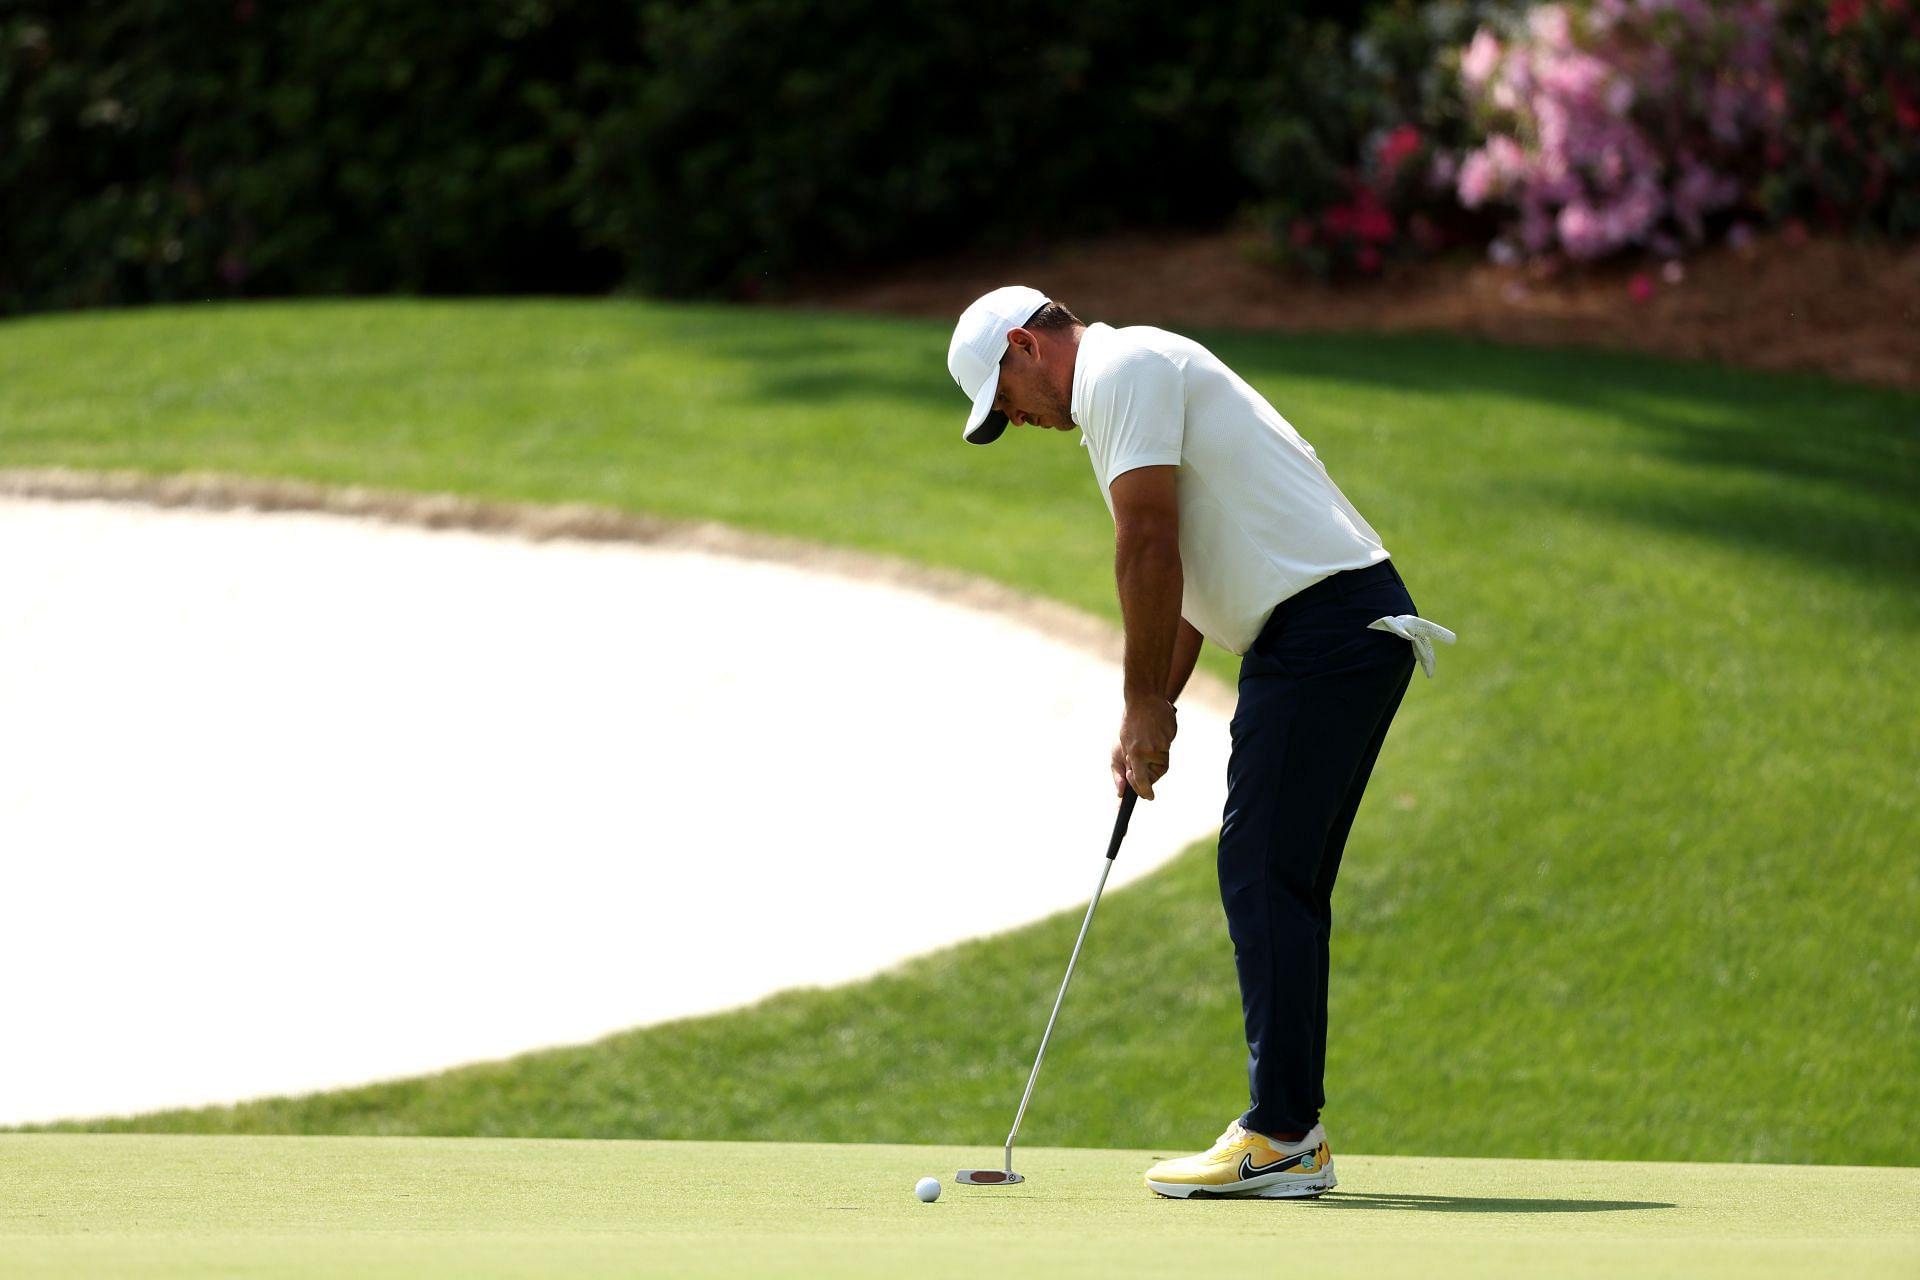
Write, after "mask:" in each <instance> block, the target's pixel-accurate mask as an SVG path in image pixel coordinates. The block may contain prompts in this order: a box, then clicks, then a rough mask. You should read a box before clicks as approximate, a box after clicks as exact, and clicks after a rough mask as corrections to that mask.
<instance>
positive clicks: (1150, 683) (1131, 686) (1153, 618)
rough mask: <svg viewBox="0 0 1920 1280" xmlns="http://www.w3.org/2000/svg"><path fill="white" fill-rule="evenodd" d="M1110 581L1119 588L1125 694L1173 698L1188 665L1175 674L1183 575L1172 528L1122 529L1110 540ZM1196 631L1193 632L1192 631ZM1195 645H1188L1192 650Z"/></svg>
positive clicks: (1190, 662)
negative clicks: (1170, 529)
mask: <svg viewBox="0 0 1920 1280" xmlns="http://www.w3.org/2000/svg"><path fill="white" fill-rule="evenodd" d="M1113 576H1114V582H1115V584H1116V585H1117V586H1118V588H1119V591H1120V616H1121V619H1122V620H1123V622H1124V623H1125V626H1126V659H1125V668H1124V669H1125V675H1126V697H1127V700H1128V701H1129V702H1132V701H1135V700H1136V699H1147V698H1165V699H1166V700H1167V701H1169V702H1171V701H1173V697H1174V695H1175V694H1177V693H1178V692H1179V691H1180V689H1181V687H1183V686H1184V685H1185V684H1186V680H1187V673H1188V672H1191V671H1192V669H1193V658H1192V657H1191V656H1189V657H1188V658H1187V659H1186V670H1185V671H1179V672H1178V674H1177V677H1176V670H1177V668H1176V663H1175V661H1174V659H1175V654H1176V651H1177V650H1179V649H1181V648H1182V647H1184V646H1183V645H1182V644H1181V641H1182V639H1183V637H1182V634H1181V632H1182V629H1183V627H1184V625H1185V624H1183V623H1182V621H1181V619H1180V597H1181V592H1182V590H1183V588H1184V585H1185V578H1184V575H1183V572H1182V570H1181V566H1180V540H1179V537H1178V535H1177V534H1176V533H1173V532H1170V531H1165V530H1158V529H1149V530H1142V531H1139V532H1129V531H1127V530H1125V529H1123V530H1122V531H1121V533H1120V536H1119V537H1118V538H1117V539H1116V540H1115V544H1114V562H1113ZM1196 634H1197V633H1196ZM1198 652H1199V647H1198V646H1197V645H1196V646H1194V653H1195V654H1197V653H1198Z"/></svg>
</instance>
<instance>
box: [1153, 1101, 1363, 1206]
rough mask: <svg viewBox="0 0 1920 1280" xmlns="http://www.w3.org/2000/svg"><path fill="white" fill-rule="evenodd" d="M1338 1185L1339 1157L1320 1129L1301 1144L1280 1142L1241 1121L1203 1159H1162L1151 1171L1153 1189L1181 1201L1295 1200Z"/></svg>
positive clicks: (1206, 1152)
mask: <svg viewBox="0 0 1920 1280" xmlns="http://www.w3.org/2000/svg"><path fill="white" fill-rule="evenodd" d="M1337 1185H1338V1182H1337V1181H1336V1179H1335V1178H1334V1176H1333V1152H1332V1151H1331V1150H1330V1149H1329V1148H1328V1146H1327V1132H1326V1130H1325V1129H1322V1128H1321V1127H1320V1126H1319V1125H1315V1126H1313V1132H1311V1133H1309V1134H1307V1135H1306V1136H1305V1137H1304V1138H1302V1139H1300V1141H1298V1142H1279V1141H1276V1140H1275V1139H1273V1138H1269V1137H1267V1136H1266V1135H1265V1134H1262V1133H1255V1132H1253V1131H1252V1130H1251V1129H1243V1128H1241V1127H1240V1122H1239V1121H1238V1120H1235V1121H1234V1122H1233V1123H1232V1124H1230V1125H1228V1126H1227V1131H1226V1132H1225V1133H1223V1134H1221V1135H1220V1139H1219V1141H1217V1142H1215V1143H1214V1144H1213V1145H1212V1146H1211V1147H1209V1148H1207V1149H1206V1150H1205V1151H1202V1152H1201V1153H1200V1154H1199V1155H1197V1156H1182V1157H1181V1158H1180V1159H1178V1160H1162V1161H1161V1162H1160V1163H1159V1164H1157V1165H1155V1166H1153V1168H1151V1169H1149V1170H1147V1186H1148V1187H1149V1188H1151V1189H1152V1190H1153V1191H1155V1192H1157V1193H1158V1194H1160V1195H1163V1196H1171V1197H1173V1198H1174V1199H1176V1200H1188V1199H1192V1200H1208V1199H1219V1198H1222V1197H1226V1196H1232V1197H1236V1198H1247V1199H1251V1198H1259V1199H1266V1200H1283V1199H1294V1198H1300V1197H1308V1196H1317V1195H1320V1194H1322V1193H1323V1192H1327V1191H1331V1190H1333V1188H1334V1187H1335V1186H1337Z"/></svg>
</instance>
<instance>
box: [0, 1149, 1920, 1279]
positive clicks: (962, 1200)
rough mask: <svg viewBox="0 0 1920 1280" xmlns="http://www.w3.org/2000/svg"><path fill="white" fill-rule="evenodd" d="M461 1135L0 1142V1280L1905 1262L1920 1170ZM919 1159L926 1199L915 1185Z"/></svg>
mask: <svg viewBox="0 0 1920 1280" xmlns="http://www.w3.org/2000/svg"><path fill="white" fill-rule="evenodd" d="M997 1154H998V1153H997V1152H982V1151H980V1150H977V1149H969V1148H964V1147H915V1146H826V1145H807V1144H800V1143H779V1144H770V1143H668V1142H571V1143H569V1142H547V1141H500V1140H486V1139H470V1140H444V1139H419V1138H415V1139H381V1138H206V1137H153V1136H138V1137H134V1136H122V1137H113V1138H107V1137H98V1136H90V1135H89V1136H16V1137H6V1138H0V1273H4V1274H5V1275H7V1276H8V1277H10V1278H12V1280H54V1278H55V1277H92V1276H99V1275H116V1276H138V1277H164V1276H182V1277H188V1276H191V1277H199V1276H208V1275H260V1274H272V1275H275V1276H285V1277H296V1276H338V1275H354V1276H360V1277H367V1278H369V1280H376V1278H378V1277H384V1276H393V1277H405V1278H406V1280H414V1278H415V1277H427V1276H443V1275H444V1276H462V1277H493V1276H569V1277H578V1278H579V1280H592V1278H593V1277H598V1276H629V1277H630V1276H672V1277H676V1278H677V1277H714V1278H719V1277H754V1278H756V1280H757V1278H759V1277H785V1276H792V1277H810V1276H822V1275H832V1276H841V1277H847V1278H848V1280H861V1278H862V1277H868V1276H876V1277H879V1276H885V1277H895V1276H921V1277H928V1278H930V1280H931V1278H933V1277H947V1276H953V1277H962V1276H965V1277H974V1276H1031V1275H1040V1274H1045V1275H1049V1276H1056V1277H1059V1278H1060V1280H1076V1278H1078V1277H1086V1278H1087V1280H1095V1278H1101V1277H1110V1276H1143V1277H1144V1276H1174V1275H1183V1276H1184V1275H1214V1274H1234V1273H1237V1272H1240V1271H1243V1270H1245V1269H1246V1267H1247V1265H1248V1263H1247V1260H1248V1259H1249V1258H1250V1257H1251V1258H1258V1259H1261V1260H1262V1261H1261V1262H1260V1264H1259V1265H1258V1268H1257V1269H1258V1270H1259V1271H1261V1272H1263V1273H1265V1272H1270V1271H1273V1270H1276V1269H1280V1270H1285V1269H1289V1267H1288V1266H1287V1264H1285V1263H1282V1262H1281V1261H1280V1260H1281V1259H1287V1260H1290V1261H1291V1264H1292V1265H1293V1266H1296V1267H1307V1268H1311V1269H1313V1270H1315V1271H1320V1272H1324V1273H1330V1274H1335V1275H1340V1276H1409V1275H1419V1276H1453V1275H1458V1276H1473V1277H1476V1280H1505V1278H1507V1277H1512V1278H1513V1280H1533V1277H1538V1276H1548V1275H1551V1276H1592V1277H1596V1278H1599V1277H1614V1276H1619V1275H1636V1276H1686V1277H1690V1278H1705V1277H1721V1276H1725V1277H1739V1278H1740V1280H1746V1278H1747V1277H1752V1276H1768V1275H1796V1276H1803V1275H1819V1276H1838V1277H1848V1278H1849V1280H1853V1278H1861V1277H1874V1276H1887V1277H1895V1276H1911V1275H1912V1274H1914V1270H1915V1268H1916V1267H1920V1225H1916V1224H1917V1223H1920V1170H1912V1169H1859V1168H1814V1169H1806V1168H1790V1167H1781V1166H1768V1165H1707V1164H1690V1165H1672V1164H1653V1163H1642V1162H1628V1161H1619V1162H1605V1163H1586V1162H1544V1161H1517V1160H1476V1159H1469V1160H1445V1159H1421V1158H1406V1157H1398V1158H1396V1157H1381V1156H1371V1157H1369V1156H1340V1157H1338V1158H1337V1159H1336V1164H1335V1168H1336V1170H1337V1172H1338V1173H1339V1176H1340V1180H1341V1186H1340V1188H1339V1189H1338V1190H1336V1191H1334V1192H1332V1193H1330V1194H1329V1195H1327V1196H1324V1197H1322V1198H1321V1199H1319V1200H1317V1201H1299V1202H1291V1203H1289V1202H1282V1201H1223V1202H1221V1201H1217V1202H1210V1203H1209V1202H1175V1201H1169V1200H1162V1199H1160V1198H1158V1197H1156V1196H1153V1195H1151V1194H1150V1193H1148V1192H1147V1191H1146V1190H1145V1189H1144V1188H1143V1187H1142V1186H1141V1183H1140V1174H1141V1171H1142V1170H1143V1169H1144V1168H1145V1167H1146V1165H1147V1164H1148V1163H1149V1160H1150V1158H1151V1156H1152V1155H1153V1154H1154V1153H1150V1152H1144V1151H1104V1150H1080V1149H1059V1148H1053V1149H1044V1148H1038V1149H1034V1150H1030V1151H1023V1152H1021V1153H1020V1158H1019V1159H1018V1160H1017V1161H1016V1165H1017V1167H1018V1168H1020V1170H1021V1172H1022V1173H1024V1174H1026V1175H1027V1177H1028V1179H1029V1180H1028V1181H1027V1182H1025V1183H1023V1184H1021V1185H1020V1186H1018V1187H1009V1188H977V1187H962V1186H956V1185H952V1182H951V1180H952V1177H953V1171H954V1170H955V1168H957V1167H960V1166H962V1165H972V1164H977V1163H979V1162H980V1161H981V1160H982V1159H983V1157H985V1156H997ZM927 1175H931V1176H934V1177H937V1178H939V1179H940V1180H941V1181H942V1183H943V1184H947V1185H945V1187H944V1190H943V1193H942V1195H941V1197H940V1199H939V1200H938V1201H936V1202H934V1203H933V1204H922V1203H920V1202H919V1201H918V1200H916V1199H914V1197H913V1192H912V1187H913V1183H914V1181H915V1180H916V1179H917V1178H919V1177H922V1176H927Z"/></svg>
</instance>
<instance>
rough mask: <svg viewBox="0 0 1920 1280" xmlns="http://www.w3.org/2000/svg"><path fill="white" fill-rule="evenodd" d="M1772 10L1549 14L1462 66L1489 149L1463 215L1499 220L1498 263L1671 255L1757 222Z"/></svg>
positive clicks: (1640, 8)
mask: <svg viewBox="0 0 1920 1280" xmlns="http://www.w3.org/2000/svg"><path fill="white" fill-rule="evenodd" d="M1774 34H1775V33H1774V13H1773V5H1772V3H1771V0H1729V2H1727V3H1721V4H1717V5H1710V4H1708V3H1706V2H1705V0H1596V2H1595V3H1593V4H1591V5H1585V6H1575V5H1571V4H1545V5H1539V6H1536V7H1535V8H1533V9H1532V10H1530V11H1529V12H1528V13H1527V14H1526V16H1525V21H1524V25H1522V26H1521V27H1519V29H1518V30H1515V31H1513V32H1511V33H1510V34H1509V36H1508V38H1506V39H1502V38H1501V37H1500V36H1499V35H1498V34H1496V33H1495V32H1494V31H1493V30H1491V29H1488V28H1482V29H1481V30H1480V31H1479V32H1478V33H1477V34H1476V35H1475V36H1474V38H1473V41H1472V43H1471V44H1469V45H1468V46H1467V47H1466V49H1465V50H1464V52H1463V53H1462V54H1461V55H1460V59H1459V66H1460V74H1461V82H1462V84H1463V86H1464V88H1465V90H1466V93H1467V98H1468V102H1469V104H1470V106H1471V107H1472V109H1473V110H1474V111H1475V112H1476V113H1477V116H1478V118H1479V120H1480V121H1481V125H1482V128H1483V129H1484V141H1483V142H1482V143H1481V145H1479V146H1478V147H1476V148H1474V149H1472V150H1471V151H1469V152H1468V153H1467V154H1466V155H1465V156H1464V157H1463V158H1462V160H1461V162H1460V165H1459V172H1458V176H1457V180H1456V182H1457V188H1456V189H1457V191H1458V193H1459V198H1460V202H1461V204H1462V205H1464V206H1465V207H1466V208H1468V209H1479V208H1494V209H1499V210H1501V211H1504V212H1507V213H1509V214H1510V221H1509V222H1508V223H1507V224H1506V226H1505V228H1504V237H1503V239H1502V240H1500V241H1498V242H1496V246H1495V252H1496V255H1499V256H1505V255H1506V254H1513V253H1517V254H1525V255H1530V256H1539V255H1545V254H1548V253H1551V252H1554V251H1558V252H1560V253H1564V254H1566V255H1567V256H1569V257H1571V258H1575V259H1592V258H1599V257H1604V256H1607V255H1609V254H1612V253H1615V252H1617V251H1619V250H1622V249H1625V248H1629V247H1632V246H1644V247H1646V248H1650V249H1652V250H1654V251H1656V252H1659V253H1663V254H1674V253H1678V252H1680V251H1681V249H1682V248H1683V247H1685V246H1688V245H1695V244H1699V243H1700V242H1701V241H1702V240H1704V239H1705V238H1706V236H1707V235H1708V233H1709V230H1710V228H1713V227H1715V226H1719V225H1724V224H1726V223H1727V222H1729V221H1731V220H1732V219H1733V218H1735V217H1736V216H1738V215H1740V214H1743V213H1744V214H1747V215H1750V216H1751V215H1757V214H1758V213H1759V212H1760V210H1759V208H1758V206H1757V203H1756V202H1755V199H1754V197H1753V194H1752V193H1753V192H1754V191H1755V189H1756V186H1757V181H1758V178H1759V176H1760V174H1761V172H1762V170H1763V166H1764V162H1765V156H1766V149H1767V144H1768V141H1769V140H1770V139H1771V138H1773V137H1774V136H1775V135H1776V133H1777V132H1778V129H1779V126H1780V123H1781V119H1782V116H1783V114H1784V109H1785V103H1784V98H1783V95H1782V93H1781V89H1780V84H1779V81H1778V78H1777V76H1776V75H1775V73H1774V69H1773V42H1774Z"/></svg>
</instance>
